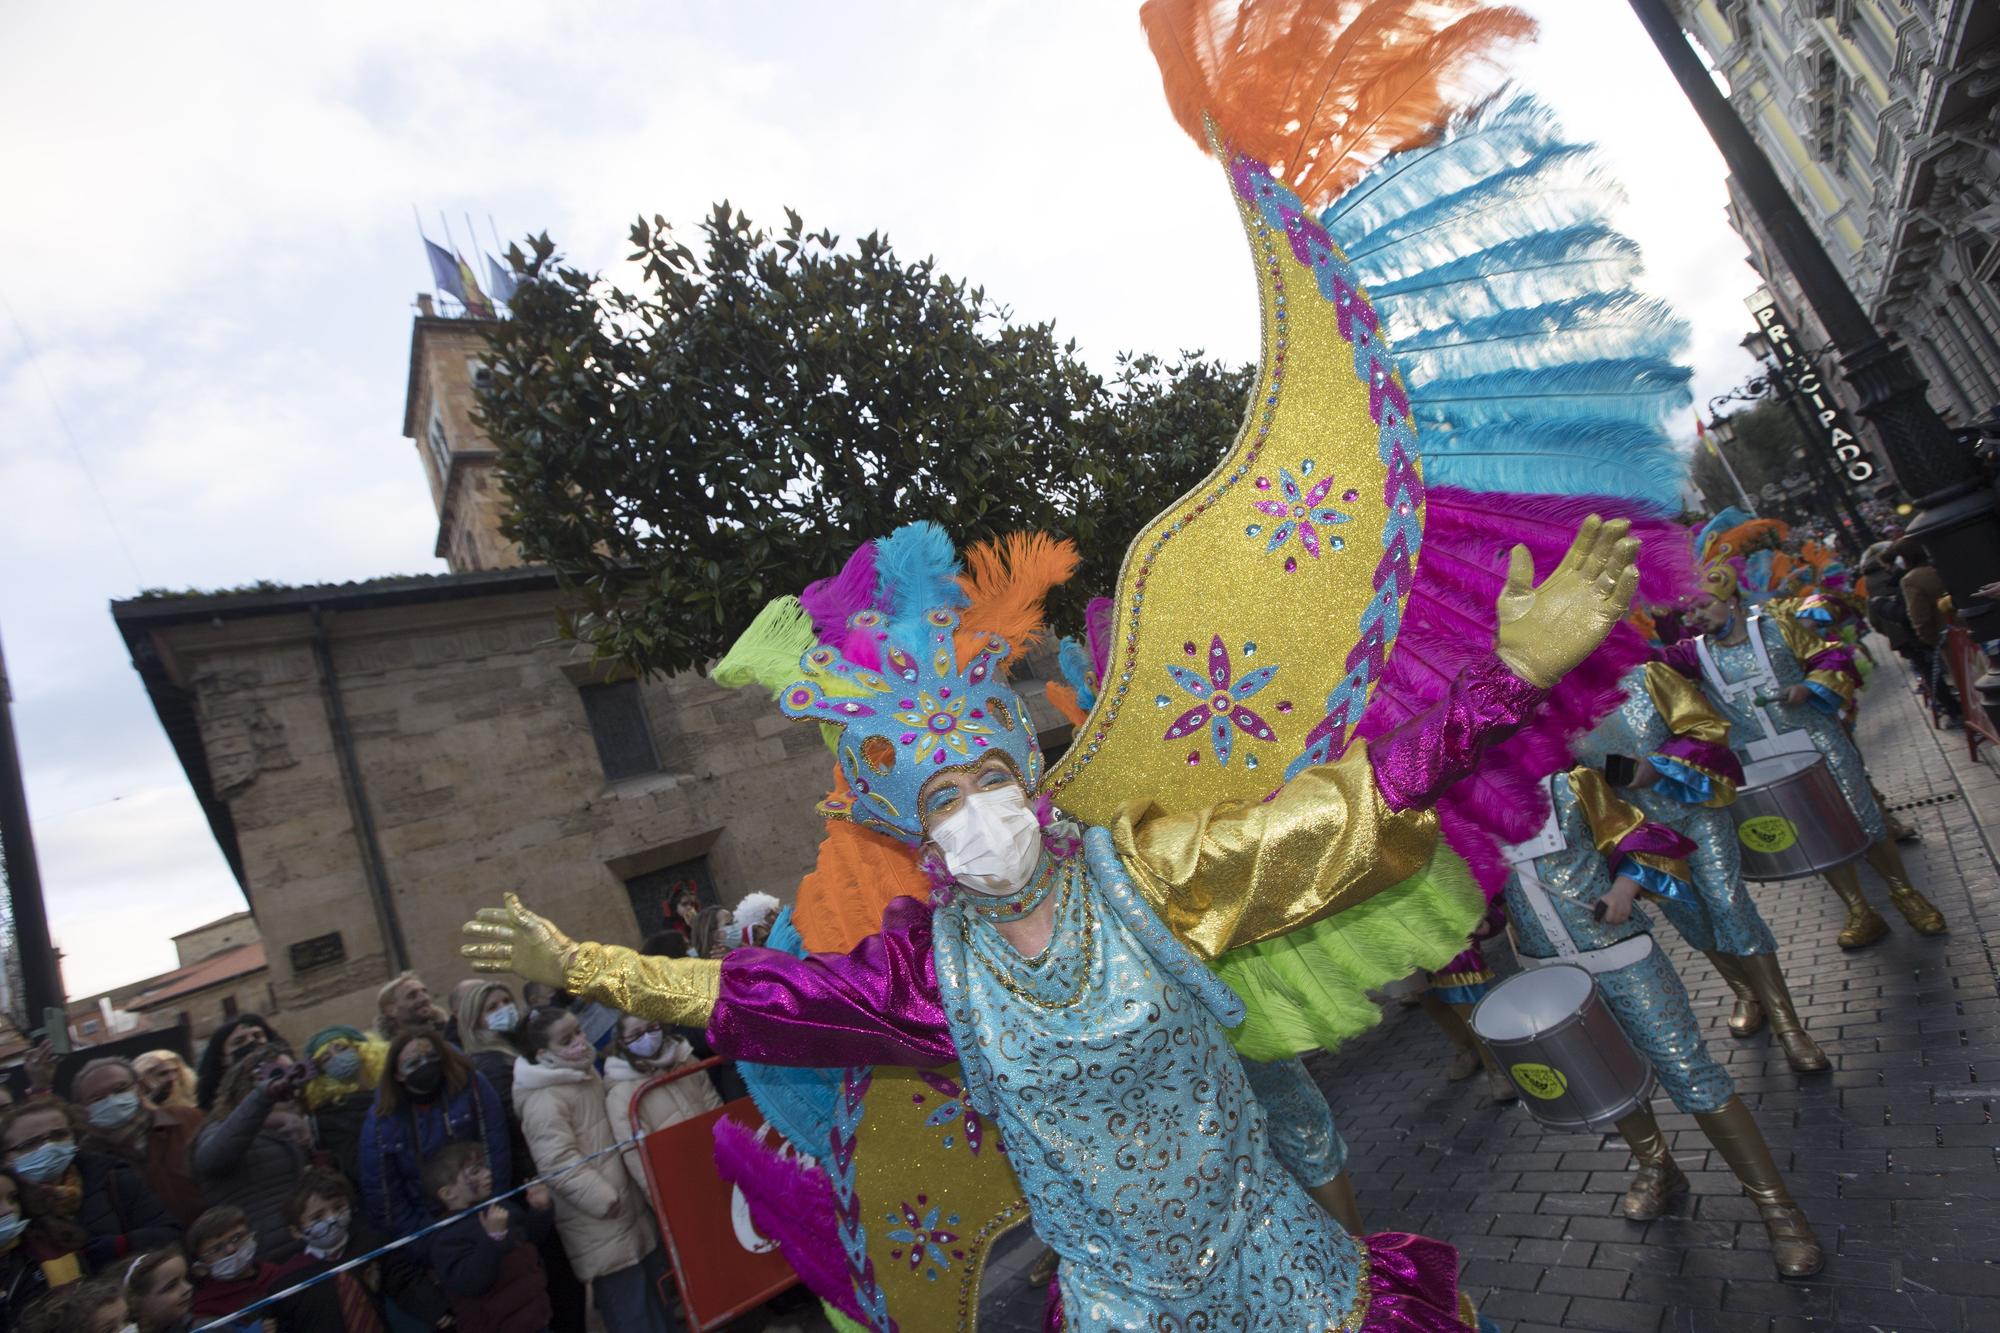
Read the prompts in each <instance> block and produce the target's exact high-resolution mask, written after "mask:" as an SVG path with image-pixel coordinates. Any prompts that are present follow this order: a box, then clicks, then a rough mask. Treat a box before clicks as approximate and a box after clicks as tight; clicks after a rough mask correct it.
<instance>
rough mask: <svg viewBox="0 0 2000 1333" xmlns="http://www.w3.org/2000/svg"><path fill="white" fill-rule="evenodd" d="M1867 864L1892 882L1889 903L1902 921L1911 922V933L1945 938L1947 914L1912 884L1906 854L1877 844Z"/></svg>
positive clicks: (1888, 843) (1883, 844)
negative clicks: (1904, 864) (1904, 863)
mask: <svg viewBox="0 0 2000 1333" xmlns="http://www.w3.org/2000/svg"><path fill="white" fill-rule="evenodd" d="M1868 864H1869V865H1871V866H1873V867H1875V873H1876V874H1878V875H1880V876H1881V877H1882V878H1883V879H1886V880H1888V881H1889V901H1890V902H1892V903H1894V904H1895V905H1896V910H1897V911H1899V912H1901V913H1902V914H1903V920H1905V921H1907V922H1909V923H1910V929H1911V930H1914V931H1916V932H1917V934H1919V935H1942V934H1944V933H1945V931H1946V930H1947V929H1949V928H1948V927H1947V926H1946V925H1945V923H1944V913H1943V912H1940V911H1938V909H1937V908H1936V907H1933V906H1932V905H1931V900H1930V899H1928V898H1926V897H1924V895H1923V894H1921V893H1919V892H1917V886H1916V885H1914V884H1912V883H1910V872H1909V871H1908V870H1905V869H1904V868H1903V854H1902V853H1901V852H1899V851H1897V850H1896V844H1895V843H1893V842H1878V843H1876V844H1875V845H1874V846H1873V847H1870V848H1869V849H1868Z"/></svg>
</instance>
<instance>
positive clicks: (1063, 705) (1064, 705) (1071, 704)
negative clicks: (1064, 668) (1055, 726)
mask: <svg viewBox="0 0 2000 1333" xmlns="http://www.w3.org/2000/svg"><path fill="white" fill-rule="evenodd" d="M1042 693H1043V694H1045V695H1047V696H1048V700H1049V702H1050V703H1051V704H1053V705H1054V706H1055V710H1056V711H1057V712H1058V713H1061V714H1062V716H1063V721H1065V722H1067V723H1069V724H1070V725H1071V726H1072V727H1080V726H1082V725H1083V723H1084V719H1085V718H1087V717H1089V716H1090V710H1089V709H1087V708H1085V707H1084V706H1083V705H1082V704H1080V703H1078V702H1077V698H1076V691H1075V690H1074V689H1072V688H1071V687H1070V686H1068V685H1065V684H1063V683H1062V682H1061V681H1059V680H1052V681H1050V682H1049V683H1048V684H1046V685H1044V686H1043V687H1042Z"/></svg>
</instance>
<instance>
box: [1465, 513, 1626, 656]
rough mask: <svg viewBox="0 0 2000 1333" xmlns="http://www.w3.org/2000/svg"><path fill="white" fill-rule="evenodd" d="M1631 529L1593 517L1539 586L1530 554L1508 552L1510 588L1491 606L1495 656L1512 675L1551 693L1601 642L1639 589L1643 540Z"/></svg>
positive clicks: (1520, 550)
mask: <svg viewBox="0 0 2000 1333" xmlns="http://www.w3.org/2000/svg"><path fill="white" fill-rule="evenodd" d="M1631 527H1632V525H1631V524H1630V523H1628V522H1626V521H1625V520H1624V519H1622V518H1619V519H1613V520H1612V521H1611V522H1609V523H1606V522H1605V521H1604V520H1603V519H1601V518H1599V517H1598V516H1597V515H1595V514H1592V515H1591V516H1590V517H1589V518H1587V519H1585V520H1584V521H1583V526H1582V527H1581V528H1578V529H1577V533H1576V540H1575V541H1573V542H1571V543H1570V547H1569V553H1568V554H1566V555H1565V556H1563V558H1562V563H1561V564H1559V565H1557V566H1556V567H1555V571H1554V572H1553V573H1551V574H1550V575H1549V576H1548V578H1547V579H1545V580H1544V581H1543V582H1542V584H1541V586H1540V587H1536V586H1535V562H1534V560H1533V558H1532V557H1531V556H1530V555H1529V554H1528V548H1527V547H1525V546H1516V547H1515V548H1514V549H1513V551H1512V552H1510V553H1509V555H1508V559H1507V586H1506V587H1505V588H1502V589H1501V590H1500V599H1499V601H1498V602H1496V603H1495V604H1494V609H1495V610H1496V611H1497V612H1498V613H1499V620H1500V632H1499V635H1498V636H1497V637H1498V642H1497V643H1496V644H1495V646H1494V650H1495V651H1496V652H1497V653H1498V654H1499V656H1500V660H1501V661H1502V662H1505V663H1506V664H1507V669H1508V670H1509V671H1512V672H1513V673H1514V674H1515V675H1517V676H1519V677H1520V678H1521V679H1522V680H1525V681H1527V682H1528V683H1529V684H1530V685H1539V686H1540V687H1541V688H1543V689H1545V690H1546V689H1549V688H1551V687H1552V686H1554V685H1555V683H1556V682H1557V681H1559V680H1561V679H1562V678H1563V677H1564V676H1565V675H1567V674H1569V672H1570V670H1571V669H1572V668H1574V667H1575V666H1576V665H1577V663H1579V662H1581V661H1583V659H1584V658H1586V657H1588V656H1590V654H1591V652H1592V650H1593V649H1595V648H1596V647H1597V645H1598V644H1600V643H1603V642H1604V636H1605V635H1607V634H1609V633H1611V630H1612V627H1613V626H1615V625H1616V624H1617V623H1618V622H1619V621H1620V620H1621V619H1623V618H1624V616H1625V613H1626V612H1627V611H1628V610H1629V609H1630V608H1631V605H1632V594H1633V592H1634V591H1636V590H1637V588H1638V586H1639V568H1638V566H1637V564H1635V563H1634V562H1635V561H1636V560H1637V558H1638V555H1639V541H1638V539H1637V538H1636V537H1628V536H1626V535H1625V534H1626V533H1627V532H1629V531H1630V530H1631Z"/></svg>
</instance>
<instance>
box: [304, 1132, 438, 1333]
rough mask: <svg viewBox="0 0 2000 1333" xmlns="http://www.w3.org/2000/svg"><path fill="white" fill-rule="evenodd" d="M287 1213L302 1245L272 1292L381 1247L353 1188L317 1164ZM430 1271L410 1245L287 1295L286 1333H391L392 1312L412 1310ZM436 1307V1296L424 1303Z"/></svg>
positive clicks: (428, 1306) (332, 1268)
mask: <svg viewBox="0 0 2000 1333" xmlns="http://www.w3.org/2000/svg"><path fill="white" fill-rule="evenodd" d="M285 1216H286V1217H287V1218H288V1219H290V1222H291V1228H292V1234H293V1235H294V1236H296V1237H297V1238H298V1241H299V1245H300V1250H299V1252H298V1253H297V1254H295V1255H293V1256H292V1257H291V1258H290V1259H288V1260H286V1261H285V1262H284V1263H282V1264H280V1265H278V1270H277V1272H276V1273H274V1274H273V1275H272V1277H271V1290H272V1291H273V1292H281V1291H287V1290H289V1289H291V1288H292V1287H295V1286H298V1285H299V1284H301V1283H304V1282H307V1281H309V1280H310V1279H312V1278H315V1277H319V1276H320V1275H321V1274H324V1273H328V1272H331V1271H332V1270H334V1269H337V1268H339V1267H340V1266H341V1265H342V1264H344V1263H346V1262H347V1261H348V1260H350V1259H352V1258H354V1257H356V1256H357V1255H363V1254H368V1253H371V1252H372V1251H374V1250H376V1249H378V1248H380V1246H381V1244H382V1238H381V1237H380V1236H378V1235H377V1234H376V1233H375V1232H373V1231H371V1230H370V1229H369V1227H368V1223H367V1220H366V1219H365V1218H363V1217H362V1216H361V1208H360V1200H359V1199H358V1198H357V1197H356V1196H355V1193H354V1186H353V1185H351V1184H349V1183H348V1182H347V1181H346V1180H345V1179H344V1178H343V1177H341V1176H339V1175H336V1174H335V1173H334V1172H332V1171H328V1170H326V1169H325V1168H324V1167H314V1168H313V1169H311V1170H309V1171H307V1172H306V1173H305V1176H304V1177H303V1178H301V1179H300V1181H299V1187H298V1188H297V1189H296V1190H294V1191H292V1197H291V1199H290V1200H289V1201H288V1202H287V1204H286V1206H285ZM425 1276H426V1275H425V1271H424V1265H423V1263H422V1262H421V1260H420V1259H419V1258H417V1257H416V1256H414V1255H412V1254H411V1253H410V1252H409V1250H407V1249H406V1250H394V1251H391V1252H390V1253H388V1254H385V1255H383V1256H381V1257H380V1258H379V1259H376V1260H374V1261H372V1262H370V1263H367V1264H364V1265H362V1266H361V1267H359V1268H351V1269H348V1270H347V1271H346V1272H343V1273H335V1274H334V1275H333V1276H332V1277H329V1278H326V1279H325V1280H323V1281H319V1282H314V1283H312V1285H310V1286H308V1287H306V1288H305V1290H303V1291H301V1292H299V1293H298V1294H297V1295H296V1296H291V1297H288V1298H287V1299H285V1300H284V1301H283V1302H282V1303H280V1304H279V1306H278V1308H277V1319H278V1327H279V1329H280V1330H282V1333H386V1330H388V1329H390V1328H393V1327H397V1326H398V1325H397V1323H396V1322H395V1320H394V1319H393V1318H392V1312H395V1313H401V1312H404V1311H407V1310H408V1309H409V1308H410V1306H409V1304H408V1302H409V1300H410V1297H409V1296H408V1295H406V1294H405V1293H407V1292H409V1289H410V1288H411V1287H412V1286H413V1285H416V1284H421V1283H423V1282H424V1281H425ZM399 1297H402V1298H403V1299H402V1300H400V1301H399V1299H398V1298H399ZM435 1304H436V1301H435V1298H434V1297H431V1298H430V1300H429V1305H427V1306H426V1307H425V1308H426V1309H429V1308H431V1307H434V1306H435ZM425 1322H429V1321H425Z"/></svg>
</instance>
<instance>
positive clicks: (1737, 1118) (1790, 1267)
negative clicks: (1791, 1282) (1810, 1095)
mask: <svg viewBox="0 0 2000 1333" xmlns="http://www.w3.org/2000/svg"><path fill="white" fill-rule="evenodd" d="M1694 1119H1695V1123H1696V1124H1698V1125H1700V1126H1701V1132H1702V1133H1704V1134H1706V1135H1708V1141H1709V1142H1710V1143H1712V1144H1714V1145H1715V1150H1716V1151H1717V1152H1718V1153H1720V1154H1722V1160H1723V1161H1725V1162H1727V1163H1729V1169H1730V1170H1731V1171H1733V1172H1735V1173H1736V1178H1737V1179H1738V1180H1740V1181H1742V1182H1743V1192H1744V1193H1745V1194H1747V1195H1749V1196H1750V1197H1751V1198H1752V1199H1754V1200H1756V1203H1757V1212H1758V1213H1759V1214H1760V1215H1761V1216H1762V1217H1763V1219H1764V1230H1765V1231H1767V1232H1768V1233H1770V1236H1771V1262H1772V1263H1773V1264H1776V1265H1777V1268H1778V1275H1779V1276H1780V1277H1811V1276H1812V1275H1813V1274H1814V1273H1817V1272H1819V1270H1820V1269H1821V1268H1822V1267H1823V1266H1824V1265H1825V1263H1826V1253H1825V1251H1823V1250H1821V1249H1820V1247H1819V1237H1817V1236H1815V1235H1813V1229H1812V1224H1811V1223H1810V1222H1808V1221H1806V1215H1805V1213H1804V1211H1803V1210H1801V1209H1800V1207H1799V1206H1798V1204H1796V1203H1794V1202H1792V1193H1791V1191H1790V1190H1788V1189H1786V1188H1785V1178H1784V1177H1783V1176H1781V1175H1779V1174H1778V1164H1777V1163H1776V1162H1774V1161H1772V1160H1771V1149H1770V1147H1769V1145H1767V1144H1766V1143H1765V1142H1764V1132H1763V1131H1762V1130H1760V1129H1758V1128H1757V1122H1756V1120H1755V1119H1753V1118H1752V1117H1751V1115H1750V1111H1749V1108H1748V1107H1746V1106H1744V1105H1743V1101H1742V1099H1741V1098H1739V1097H1734V1096H1732V1097H1730V1099H1729V1100H1728V1101H1726V1102H1724V1103H1723V1104H1722V1109H1720V1110H1717V1111H1710V1112H1708V1113H1706V1114H1704V1115H1697V1116H1696V1117H1695V1118H1694Z"/></svg>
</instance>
